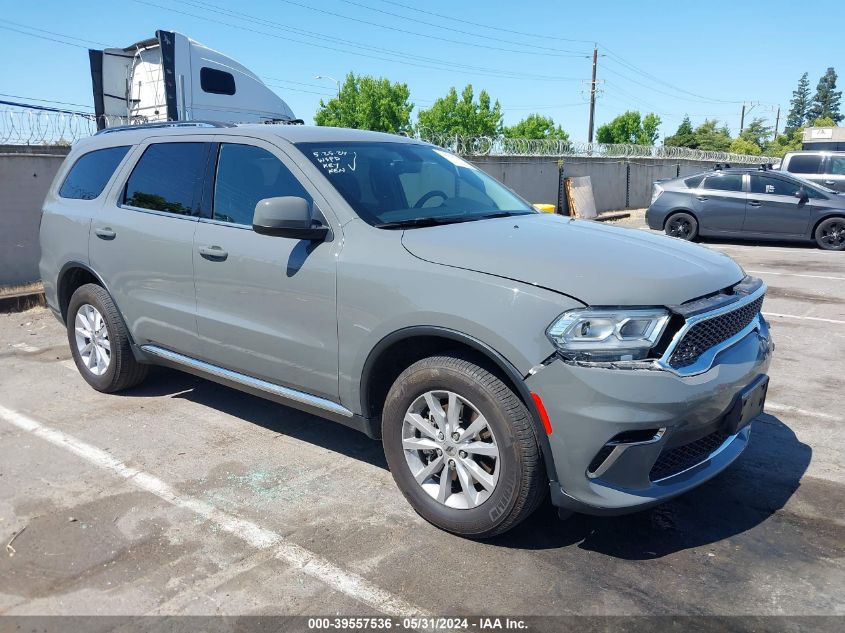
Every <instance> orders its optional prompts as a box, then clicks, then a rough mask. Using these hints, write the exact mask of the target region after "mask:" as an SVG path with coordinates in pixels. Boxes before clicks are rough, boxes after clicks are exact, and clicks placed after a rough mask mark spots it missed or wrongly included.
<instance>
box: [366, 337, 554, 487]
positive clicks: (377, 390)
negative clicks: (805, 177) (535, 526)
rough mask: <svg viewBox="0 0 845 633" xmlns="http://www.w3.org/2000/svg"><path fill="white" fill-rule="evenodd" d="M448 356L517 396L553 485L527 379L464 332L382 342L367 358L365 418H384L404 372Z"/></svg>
mask: <svg viewBox="0 0 845 633" xmlns="http://www.w3.org/2000/svg"><path fill="white" fill-rule="evenodd" d="M448 352H452V353H454V352H463V353H465V354H467V355H468V356H469V357H470V359H472V360H476V361H477V362H478V363H479V365H481V366H482V367H484V368H485V369H487V370H488V371H490V372H491V373H493V374H495V375H496V376H498V378H499V379H500V380H502V382H504V383H505V384H506V385H508V386H509V387H510V388H511V389H512V390H513V391H514V393H516V395H517V397H519V399H520V400H521V401H522V403H523V404H524V405H525V407H526V408H527V409H528V412H529V413H530V414H531V419H532V422H533V423H534V431H535V435H536V437H537V441H538V443H539V444H540V449H541V451H542V453H543V461H544V463H545V467H546V474H547V475H548V477H549V480H550V481H554V480H555V479H556V478H557V475H556V471H555V465H554V457H553V455H552V452H551V446H550V444H549V439H548V437H547V435H546V433H545V429H544V426H543V422H542V420H541V418H540V414H539V412H538V410H537V405H536V404H535V403H534V399H533V398H532V397H531V392H530V390H529V389H528V387H527V386H526V384H525V380H524V377H523V376H522V375H521V374H520V373H519V371H517V369H516V367H515V366H514V365H513V364H512V363H511V362H510V361H508V359H507V358H505V357H504V356H503V355H502V354H500V353H499V352H498V351H496V350H495V349H493V348H492V347H490V346H489V345H487V344H486V343H484V342H483V341H480V340H478V339H477V338H475V337H473V336H470V335H469V334H465V333H464V332H460V331H458V330H452V329H449V328H444V327H439V326H414V327H407V328H402V329H400V330H397V331H395V332H392V333H391V334H388V335H387V336H385V337H384V338H383V339H381V340H380V341H379V342H378V343H377V344H376V345H375V346H374V347H373V349H372V350H371V351H370V354H369V356H367V360H366V361H365V363H364V367H363V370H362V374H361V385H360V398H361V411H362V412H363V414H364V416H365V417H367V418H377V417H378V416H380V415H381V409H382V407H383V405H384V401H385V399H386V397H387V392H388V391H389V389H390V387H391V386H392V384H393V382H394V381H395V379H396V377H397V376H398V375H399V374H400V373H401V372H402V371H403V370H404V369H406V368H407V367H408V366H410V365H411V364H413V363H414V362H416V361H417V360H421V359H422V358H426V357H428V356H432V355H435V354H438V353H448Z"/></svg>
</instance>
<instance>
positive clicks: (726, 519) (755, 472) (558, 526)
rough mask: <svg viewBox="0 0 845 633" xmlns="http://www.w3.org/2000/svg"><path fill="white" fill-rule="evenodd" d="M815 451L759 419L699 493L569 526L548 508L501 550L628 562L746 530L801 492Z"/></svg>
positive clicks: (774, 422) (503, 541) (779, 425)
mask: <svg viewBox="0 0 845 633" xmlns="http://www.w3.org/2000/svg"><path fill="white" fill-rule="evenodd" d="M811 456H812V449H811V448H810V447H809V446H807V445H806V444H803V443H801V442H800V441H798V439H797V438H796V437H795V434H794V433H793V432H792V430H791V429H790V428H789V427H788V426H786V425H785V424H784V423H783V422H781V421H780V420H779V419H778V418H776V417H774V416H771V415H769V414H764V415H762V416H760V417H759V418H757V420H755V421H754V423H753V427H752V432H751V442H750V444H749V446H748V448H747V449H746V451H745V453H743V454H742V455H741V456H740V457H739V459H738V460H737V461H736V462H734V464H732V465H731V466H729V467H728V468H727V470H725V471H724V472H722V473H721V474H720V475H718V476H717V477H715V478H714V479H712V480H710V481H709V482H707V483H705V484H703V485H702V486H700V487H699V488H696V489H695V490H693V491H691V492H689V493H687V494H684V495H681V496H680V497H676V498H675V499H673V500H671V501H669V502H667V503H665V504H662V505H660V506H657V507H655V508H652V509H650V510H645V511H643V512H638V513H636V514H630V515H623V516H617V517H594V516H586V515H574V516H573V517H571V518H570V519H568V520H566V521H560V520H558V518H557V511H556V509H555V508H553V507H552V506H551V505H550V504H549V503H546V504H545V505H544V506H543V507H542V508H540V509H539V510H538V511H537V512H536V513H535V514H534V515H533V516H532V517H530V518H529V519H528V520H527V521H526V522H525V523H523V524H522V525H520V526H518V527H517V528H516V529H514V530H512V531H511V532H509V533H507V534H505V535H503V536H502V537H500V538H499V539H497V540H496V541H493V542H496V543H497V544H498V545H502V546H505V547H513V548H520V549H553V548H560V547H566V546H569V545H574V544H577V545H578V547H580V548H582V549H585V550H591V551H595V552H600V553H602V554H606V555H607V556H613V557H616V558H622V559H625V560H648V559H653V558H659V557H661V556H666V555H667V554H672V553H674V552H678V551H682V550H685V549H689V548H693V547H699V546H702V545H707V544H709V543H715V542H717V541H721V540H723V539H726V538H729V537H731V536H734V535H737V534H741V533H743V532H746V531H748V530H750V529H752V528H754V527H756V526H758V525H760V524H761V523H762V522H764V521H765V520H766V519H768V518H769V517H770V516H771V515H772V514H774V513H775V512H776V511H777V510H779V509H780V508H782V507H783V506H784V505H785V504H786V502H787V501H788V500H789V498H790V497H791V496H792V495H793V493H794V492H795V491H796V490H797V489H798V487H799V485H800V481H801V477H802V476H803V474H804V472H805V471H806V470H807V466H808V465H809V464H810V459H811Z"/></svg>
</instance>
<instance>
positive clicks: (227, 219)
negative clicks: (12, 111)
mask: <svg viewBox="0 0 845 633" xmlns="http://www.w3.org/2000/svg"><path fill="white" fill-rule="evenodd" d="M41 249H42V259H41V275H42V279H43V282H44V287H45V291H46V296H47V301H48V304H49V306H50V308H51V309H52V310H53V312H54V313H55V314H56V316H57V317H58V318H59V319H60V320H61V321H62V322H63V323H65V324H66V326H67V332H68V340H69V343H70V348H71V350H72V353H73V358H74V360H75V362H76V365H77V367H78V368H79V371H80V373H81V375H82V377H83V378H84V379H85V380H86V381H87V382H88V383H89V384H90V385H91V386H92V387H93V388H95V389H97V390H99V391H102V392H115V391H120V390H123V389H128V388H130V387H133V386H135V385H137V384H139V383H140V382H141V381H142V380H143V379H144V377H145V376H146V374H147V370H148V367H149V366H150V365H167V366H170V367H175V368H178V369H181V370H184V371H187V372H191V373H194V374H197V375H199V376H202V377H205V378H207V379H209V380H212V381H216V382H218V383H222V384H223V385H227V386H230V387H234V388H236V389H241V390H244V391H247V392H249V393H253V394H256V395H259V396H262V397H265V398H269V399H272V400H274V401H277V402H280V403H283V404H285V405H289V406H291V407H296V408H298V409H302V410H304V411H308V412H311V413H314V414H316V415H318V416H321V417H324V418H328V419H330V420H334V421H336V422H340V423H342V424H345V425H348V426H351V427H353V428H355V429H358V430H360V431H363V432H364V433H367V434H368V435H369V436H371V437H373V438H381V440H382V442H383V445H384V451H385V454H386V457H387V462H388V464H389V467H390V470H391V472H392V474H393V477H394V479H395V481H396V483H397V485H398V487H399V488H400V490H401V491H402V493H403V494H404V495H405V497H406V498H407V500H408V501H409V502H410V504H411V505H412V506H413V507H414V508H415V509H416V511H417V512H418V513H419V514H420V515H422V516H423V517H424V518H425V519H427V520H429V521H430V522H432V523H433V524H435V525H437V526H439V527H441V528H443V529H445V530H449V531H451V532H454V533H457V534H461V535H465V536H469V537H479V538H480V537H486V536H492V535H495V534H499V533H502V532H504V531H506V530H508V529H509V528H511V527H513V526H514V525H516V524H517V523H518V522H519V521H520V520H522V519H523V518H525V517H526V516H527V515H528V514H529V513H531V512H532V511H533V510H534V509H535V508H536V507H537V505H538V504H539V503H540V502H541V501H542V499H543V497H544V496H545V494H546V493H547V492H550V494H551V499H552V502H553V503H554V504H555V505H557V506H559V507H560V508H562V509H563V510H564V512H569V511H580V512H587V513H598V514H601V513H607V514H613V513H621V512H628V511H632V510H638V509H641V508H646V507H649V506H652V505H654V504H656V503H660V502H661V501H664V500H666V499H669V498H672V497H674V496H676V495H678V494H681V493H683V492H685V491H687V490H690V489H691V488H694V487H695V486H698V485H699V484H701V483H703V482H705V481H707V480H708V479H710V478H711V477H713V476H714V475H716V474H717V473H718V472H720V471H721V470H723V469H724V468H726V467H727V466H728V465H729V464H730V463H731V462H732V461H733V460H735V459H736V458H737V457H738V456H739V455H740V453H741V452H742V451H743V449H744V448H745V447H746V446H747V444H748V442H749V437H750V432H751V426H750V422H751V421H752V420H753V419H754V418H755V417H756V416H757V415H759V414H760V413H761V411H762V409H763V402H764V399H765V395H766V389H767V384H768V378H767V375H766V372H767V369H768V366H769V362H770V357H771V352H772V349H773V344H772V342H771V339H770V337H769V329H768V326H767V323H766V321H765V320H764V318H763V316H762V314H761V312H760V310H761V306H762V303H763V297H764V293H765V286H764V284H763V283H762V282H761V281H760V280H758V279H754V278H751V277H747V276H745V274H744V273H743V271H742V269H741V268H740V267H739V266H738V265H736V264H735V263H734V262H733V261H732V260H731V259H729V258H728V257H726V256H724V255H721V254H718V253H715V252H712V251H710V250H707V249H704V248H701V247H699V246H696V245H694V244H688V243H685V242H681V241H678V240H670V239H667V238H665V237H662V236H653V235H647V234H643V233H642V232H639V231H630V230H626V229H622V228H615V227H609V226H604V225H600V224H597V223H592V222H589V221H578V220H570V219H568V218H564V217H562V216H556V215H549V214H541V213H537V212H535V211H534V210H533V209H532V207H531V206H530V205H529V204H528V203H527V202H525V201H524V200H522V199H521V198H519V197H518V196H516V195H515V194H514V193H512V192H511V191H510V190H508V189H507V188H505V187H504V186H502V185H501V184H500V183H498V182H497V181H495V180H494V179H492V178H490V177H489V176H487V175H486V174H484V173H483V172H482V171H480V170H478V169H476V168H475V167H474V166H472V165H471V164H469V163H467V162H466V161H464V160H462V159H461V158H459V157H457V156H455V155H453V154H451V153H449V152H447V151H445V150H442V149H440V148H437V147H434V146H431V145H428V144H425V143H422V142H419V141H416V140H413V139H408V138H404V137H400V136H392V135H387V134H379V133H374V132H364V131H357V130H342V129H333V128H322V127H316V128H315V127H305V126H289V125H244V126H237V127H234V126H227V125H222V124H202V123H194V124H178V125H176V124H174V125H164V126H162V125H158V126H156V125H153V126H139V127H134V128H131V129H113V130H107V131H105V132H101V133H99V134H97V135H95V136H94V137H92V138H90V139H86V140H84V141H81V142H79V143H77V144H75V145H74V147H73V149H72V151H71V152H70V154H69V156H68V157H67V160H66V162H65V164H64V166H63V167H62V169H61V170H60V171H59V173H58V175H57V176H56V180H55V182H54V183H53V185H52V187H51V189H50V191H49V193H48V196H47V199H46V201H45V204H44V209H43V217H42V223H41ZM198 423H199V421H198ZM314 423H315V424H317V423H318V422H317V421H316V420H315V422H314Z"/></svg>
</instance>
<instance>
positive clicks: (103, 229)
mask: <svg viewBox="0 0 845 633" xmlns="http://www.w3.org/2000/svg"><path fill="white" fill-rule="evenodd" d="M94 233H96V234H97V237H99V238H100V239H102V240H113V239H114V238H115V237H117V233H115V232H114V231H113V230H112V228H111V227H110V226H100V227H97V228H96V229H94Z"/></svg>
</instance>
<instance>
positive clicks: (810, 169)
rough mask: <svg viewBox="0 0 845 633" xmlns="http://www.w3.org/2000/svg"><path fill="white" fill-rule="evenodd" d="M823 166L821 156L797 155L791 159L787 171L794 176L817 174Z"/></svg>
mask: <svg viewBox="0 0 845 633" xmlns="http://www.w3.org/2000/svg"><path fill="white" fill-rule="evenodd" d="M821 165H822V157H821V155H820V154H795V155H794V156H790V157H789V162H788V163H787V164H786V171H791V172H792V173H793V174H817V173H819V169H820V168H821Z"/></svg>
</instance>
